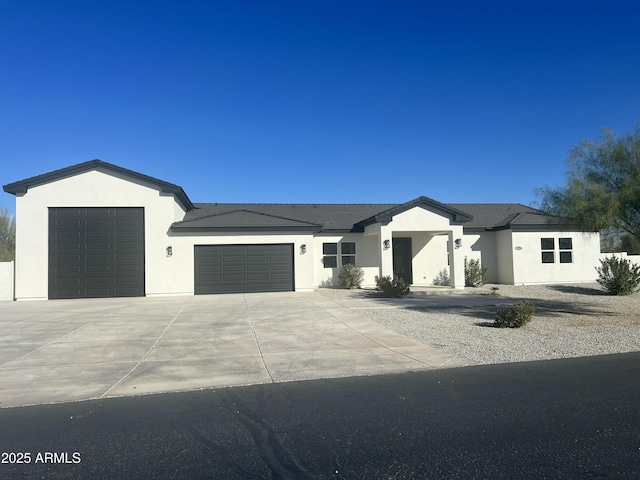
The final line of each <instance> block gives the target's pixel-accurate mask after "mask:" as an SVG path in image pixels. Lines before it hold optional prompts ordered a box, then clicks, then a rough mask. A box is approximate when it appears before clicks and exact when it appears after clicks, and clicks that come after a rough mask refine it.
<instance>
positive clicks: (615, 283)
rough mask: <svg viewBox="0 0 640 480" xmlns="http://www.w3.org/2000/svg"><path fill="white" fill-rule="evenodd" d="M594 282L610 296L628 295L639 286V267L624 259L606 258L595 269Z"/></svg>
mask: <svg viewBox="0 0 640 480" xmlns="http://www.w3.org/2000/svg"><path fill="white" fill-rule="evenodd" d="M596 271H597V272H598V279H597V280H596V281H597V282H598V283H599V284H600V285H602V287H603V288H604V289H605V290H606V291H607V292H608V293H609V294H610V295H629V294H630V293H633V292H634V291H635V290H636V288H638V285H640V266H639V265H633V264H632V263H631V262H630V261H629V260H627V259H626V258H616V257H615V256H613V255H612V256H610V257H606V258H605V259H604V260H600V266H599V267H596Z"/></svg>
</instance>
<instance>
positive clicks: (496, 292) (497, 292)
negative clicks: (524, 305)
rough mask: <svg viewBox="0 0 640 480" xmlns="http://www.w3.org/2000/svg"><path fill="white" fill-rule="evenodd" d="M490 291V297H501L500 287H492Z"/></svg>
mask: <svg viewBox="0 0 640 480" xmlns="http://www.w3.org/2000/svg"><path fill="white" fill-rule="evenodd" d="M489 290H491V291H490V292H489V295H494V296H496V297H497V296H499V295H500V288H499V287H495V286H494V287H491V288H490V289H489Z"/></svg>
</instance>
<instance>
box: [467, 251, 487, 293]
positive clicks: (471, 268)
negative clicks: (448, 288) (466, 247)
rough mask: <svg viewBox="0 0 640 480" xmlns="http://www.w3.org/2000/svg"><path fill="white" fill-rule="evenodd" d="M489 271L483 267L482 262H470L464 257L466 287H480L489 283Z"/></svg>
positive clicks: (473, 260)
mask: <svg viewBox="0 0 640 480" xmlns="http://www.w3.org/2000/svg"><path fill="white" fill-rule="evenodd" d="M488 279H489V269H488V268H487V267H483V266H482V264H481V263H480V260H475V259H472V260H469V261H467V257H464V285H465V286H466V287H479V286H480V285H484V284H485V283H487V280H488Z"/></svg>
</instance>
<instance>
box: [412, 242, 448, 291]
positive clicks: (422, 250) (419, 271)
mask: <svg viewBox="0 0 640 480" xmlns="http://www.w3.org/2000/svg"><path fill="white" fill-rule="evenodd" d="M402 236H404V235H402ZM407 237H411V250H412V253H413V284H414V285H418V286H425V285H433V280H434V279H435V277H436V276H437V275H438V273H439V272H441V271H442V270H444V269H446V270H447V273H448V274H449V276H451V273H450V271H449V265H447V257H448V254H447V240H448V236H447V235H430V234H424V233H412V234H410V235H407Z"/></svg>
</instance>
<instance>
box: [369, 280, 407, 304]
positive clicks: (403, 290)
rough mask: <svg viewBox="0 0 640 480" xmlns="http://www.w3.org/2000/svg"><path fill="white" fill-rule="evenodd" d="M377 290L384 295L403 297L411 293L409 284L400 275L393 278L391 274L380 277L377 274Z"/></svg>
mask: <svg viewBox="0 0 640 480" xmlns="http://www.w3.org/2000/svg"><path fill="white" fill-rule="evenodd" d="M376 290H377V291H378V292H380V294H381V295H382V296H383V297H388V298H391V297H402V296H404V295H407V294H408V293H409V286H408V285H407V284H406V282H405V281H404V280H403V279H401V278H400V277H397V276H394V277H393V278H391V277H390V276H389V275H387V276H386V277H378V276H377V275H376Z"/></svg>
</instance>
